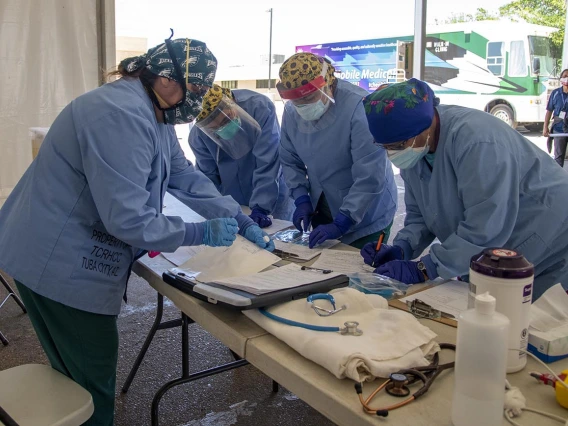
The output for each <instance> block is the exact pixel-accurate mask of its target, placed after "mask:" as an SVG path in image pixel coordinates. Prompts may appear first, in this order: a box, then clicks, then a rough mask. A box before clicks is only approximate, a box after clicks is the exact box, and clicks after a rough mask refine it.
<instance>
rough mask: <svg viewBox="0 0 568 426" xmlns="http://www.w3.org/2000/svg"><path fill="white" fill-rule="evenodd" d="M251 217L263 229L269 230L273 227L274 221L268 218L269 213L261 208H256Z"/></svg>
mask: <svg viewBox="0 0 568 426" xmlns="http://www.w3.org/2000/svg"><path fill="white" fill-rule="evenodd" d="M249 217H250V218H251V219H252V220H254V221H255V222H256V223H257V224H258V226H260V227H261V228H267V227H269V226H270V225H272V220H270V217H268V212H267V211H266V210H264V209H261V208H260V207H254V208H253V209H252V212H251V213H250V215H249Z"/></svg>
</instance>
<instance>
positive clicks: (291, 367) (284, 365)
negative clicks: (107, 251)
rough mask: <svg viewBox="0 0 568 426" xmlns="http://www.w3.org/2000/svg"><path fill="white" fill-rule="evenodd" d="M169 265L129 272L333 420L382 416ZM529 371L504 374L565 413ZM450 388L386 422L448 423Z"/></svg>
mask: <svg viewBox="0 0 568 426" xmlns="http://www.w3.org/2000/svg"><path fill="white" fill-rule="evenodd" d="M165 205H166V208H165V209H164V213H166V214H169V215H179V216H181V217H183V218H184V220H186V221H200V220H203V219H202V218H201V217H200V216H198V215H197V214H196V213H194V212H192V211H191V210H189V209H188V208H187V207H185V206H184V205H183V204H181V203H180V202H179V201H177V200H175V199H173V197H171V196H169V195H168V196H167V197H166V200H165ZM168 210H169V211H168ZM171 267H173V265H172V264H171V263H170V262H169V261H167V260H166V259H165V258H163V257H162V256H158V257H156V258H154V259H150V258H148V257H147V256H145V257H144V258H142V259H141V260H140V261H139V262H138V263H137V264H136V265H135V267H134V271H135V272H136V273H137V274H138V275H140V276H141V277H142V278H144V279H146V280H147V281H148V282H149V283H150V285H151V286H152V287H154V288H155V289H156V290H157V291H159V292H160V293H161V294H163V295H164V296H166V297H167V298H168V299H170V300H171V301H172V302H173V303H174V304H175V305H176V307H177V308H178V309H180V310H181V311H183V312H185V313H186V314H187V315H188V316H189V317H190V318H192V319H193V320H194V321H195V322H197V323H198V324H199V325H201V326H202V327H203V328H204V329H205V330H207V331H208V332H209V333H211V334H212V335H213V336H215V337H216V338H217V339H219V340H220V341H221V342H222V343H223V344H225V345H226V346H228V347H229V348H230V349H231V350H233V351H235V352H236V353H237V354H238V355H240V356H242V357H244V358H246V359H247V360H248V361H249V362H250V363H251V364H252V365H254V366H255V367H257V368H258V369H259V370H261V371H262V372H263V373H265V374H266V375H268V376H269V377H271V378H272V379H273V380H276V381H277V382H278V383H280V384H282V385H283V386H285V387H286V388H287V389H289V390H290V391H292V392H294V393H295V394H296V395H297V396H298V397H299V398H301V399H302V400H304V401H305V402H306V403H308V404H309V405H311V406H312V407H314V408H315V409H316V410H318V411H319V412H321V413H322V414H324V415H325V416H326V417H328V418H329V419H331V420H332V421H334V422H335V423H337V424H339V425H345V426H352V425H364V424H375V425H376V424H380V422H381V421H382V420H384V419H378V418H377V417H376V416H371V415H367V414H365V413H363V410H362V408H361V405H360V403H359V399H358V397H357V394H356V392H355V390H354V387H353V386H354V382H353V381H351V380H349V379H345V380H339V379H337V378H336V377H335V376H333V375H332V374H331V373H330V372H328V371H327V370H325V369H324V368H323V367H320V366H319V365H317V364H315V363H313V362H311V361H309V360H307V359H306V358H304V357H302V356H301V355H299V354H298V353H297V352H295V351H294V350H293V349H291V348H290V347H289V346H288V345H286V344H285V343H283V342H281V341H280V340H278V339H277V338H275V337H274V336H272V335H269V334H267V333H266V331H264V330H263V329H262V328H260V327H259V326H257V325H256V324H255V323H254V322H252V321H251V320H249V319H248V318H247V317H245V316H244V315H242V314H241V313H240V312H238V311H234V310H231V309H227V308H222V307H218V306H215V305H211V304H209V303H206V302H202V301H200V300H197V299H195V298H193V297H191V296H189V295H187V294H185V293H183V292H181V291H179V290H177V289H175V288H173V287H171V286H169V285H168V284H166V283H164V282H163V280H162V273H163V272H164V271H166V270H167V269H169V268H171ZM422 322H423V324H424V325H426V326H428V327H430V328H431V329H432V330H433V331H434V332H435V333H437V334H438V336H439V339H438V341H439V342H445V343H455V339H456V329H455V328H453V327H450V326H447V325H444V324H441V323H437V322H434V321H428V320H422ZM443 361H444V359H442V362H443ZM550 367H551V368H552V369H553V370H554V371H556V372H557V373H560V372H561V371H562V370H565V369H568V359H564V360H561V361H558V362H556V363H553V364H550ZM530 371H541V372H544V371H543V368H542V367H541V366H540V365H537V363H536V362H535V361H533V360H532V359H529V361H528V364H527V366H526V367H525V369H524V370H522V371H521V372H519V373H515V374H510V375H508V377H507V378H508V379H509V381H510V382H511V384H512V385H513V386H518V387H519V388H520V389H521V391H522V392H523V394H524V395H525V397H526V398H527V405H528V406H530V407H533V408H536V409H540V410H543V411H547V412H550V413H553V414H556V415H558V416H561V417H568V410H566V409H564V408H562V407H561V406H560V405H559V404H558V403H557V402H556V400H555V396H554V390H553V389H552V388H551V387H549V386H544V385H541V384H539V383H537V382H536V380H535V379H533V378H531V377H530V376H529V375H528V373H529V372H530ZM375 386H376V384H375V383H373V384H367V385H366V386H364V388H363V392H364V395H368V394H369V393H370V392H371V391H372V390H374V388H375ZM452 390H453V373H452V372H451V371H449V372H445V373H443V374H442V375H441V376H440V377H438V379H437V380H436V381H435V383H434V384H433V385H432V387H431V388H430V390H429V392H428V393H426V394H425V395H424V396H422V397H421V398H420V399H419V400H417V401H416V402H413V403H411V404H410V405H408V406H406V407H403V408H400V409H398V410H394V411H392V412H390V414H389V417H388V419H389V423H392V424H396V425H397V426H432V425H450V408H451V398H452ZM392 399H393V397H390V396H388V395H386V396H385V394H383V395H381V397H377V399H376V400H377V401H378V403H379V405H381V406H382V405H384V402H385V401H392ZM396 401H397V402H398V401H400V400H398V399H397V400H396ZM381 402H382V403H381ZM373 405H376V403H375V404H373ZM518 421H519V422H520V423H521V424H524V425H531V424H532V425H534V424H538V425H539V426H548V425H557V424H558V423H557V422H555V421H553V420H551V419H548V418H544V417H540V416H538V417H536V416H535V415H534V414H532V413H524V414H523V416H522V417H521V418H520V419H519V420H518ZM505 424H508V423H506V421H505V420H504V421H503V425H505Z"/></svg>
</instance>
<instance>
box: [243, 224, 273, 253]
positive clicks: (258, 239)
mask: <svg viewBox="0 0 568 426" xmlns="http://www.w3.org/2000/svg"><path fill="white" fill-rule="evenodd" d="M243 236H244V237H245V238H246V239H247V240H249V241H252V242H253V243H255V244H256V245H257V246H259V247H262V248H263V249H265V250H268V251H274V241H272V239H271V238H270V237H269V236H268V234H267V233H266V232H264V231H263V230H262V229H260V227H258V226H257V225H254V226H249V227H248V228H247V230H246V231H245V234H244V235H243ZM265 237H266V238H265ZM266 240H268V241H266Z"/></svg>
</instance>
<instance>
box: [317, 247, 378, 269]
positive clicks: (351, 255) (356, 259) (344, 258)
mask: <svg viewBox="0 0 568 426" xmlns="http://www.w3.org/2000/svg"><path fill="white" fill-rule="evenodd" d="M312 267H313V268H318V269H330V270H332V271H333V272H340V273H342V274H349V273H354V272H373V271H374V270H375V268H373V267H372V266H369V265H367V264H365V262H364V261H363V257H362V256H361V254H360V253H359V252H358V251H344V250H327V249H326V250H323V251H322V252H321V255H320V257H319V258H318V260H316V261H315V262H314V264H313V265H312Z"/></svg>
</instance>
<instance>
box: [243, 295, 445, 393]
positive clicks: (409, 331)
mask: <svg viewBox="0 0 568 426" xmlns="http://www.w3.org/2000/svg"><path fill="white" fill-rule="evenodd" d="M330 294H333V297H334V298H335V305H336V307H337V308H339V307H340V306H341V305H347V309H345V310H343V311H340V312H337V313H335V314H333V315H331V316H329V317H320V316H318V315H317V314H316V313H315V312H314V310H313V309H312V308H311V307H310V305H309V304H308V303H307V301H306V299H301V300H294V301H292V302H287V303H283V304H281V305H277V306H273V307H271V308H269V309H267V310H268V311H269V312H270V313H272V314H274V315H278V316H280V317H283V318H286V319H290V320H293V321H298V322H303V323H307V324H313V325H321V326H330V327H340V328H343V327H344V325H343V323H344V322H346V321H357V322H358V323H359V329H361V330H362V331H363V335H361V336H349V335H341V334H340V333H338V332H336V333H334V332H323V331H314V330H307V329H305V328H300V327H293V326H289V325H286V324H283V323H281V322H278V321H275V320H273V319H270V318H267V317H266V316H264V315H263V314H261V313H260V312H258V310H250V311H243V313H244V314H245V315H246V316H248V317H249V318H250V319H252V320H253V321H254V322H256V323H257V324H258V325H259V326H261V327H262V328H264V329H265V330H266V331H268V332H269V333H271V334H272V335H274V336H276V337H277V338H278V339H280V340H282V341H283V342H285V343H286V344H288V346H290V347H292V348H293V349H294V350H296V351H297V352H299V353H300V354H301V355H303V356H304V357H306V358H308V359H310V360H312V361H313V362H315V363H317V364H319V365H321V366H323V367H325V368H326V369H328V370H329V371H330V372H332V373H333V374H334V375H335V376H336V377H337V378H338V379H343V378H345V377H349V378H350V379H353V380H355V381H357V382H362V381H364V380H366V381H371V380H373V379H374V378H375V377H388V376H389V375H390V374H391V373H393V372H395V371H398V370H400V369H403V368H412V367H419V366H425V365H428V364H429V363H430V362H429V361H428V360H427V359H426V357H429V356H431V355H433V354H434V353H435V352H437V351H439V350H440V347H439V346H438V344H437V343H436V342H435V341H434V338H435V337H436V334H435V333H434V332H433V331H432V330H430V329H429V328H428V327H425V326H423V325H422V324H420V323H419V322H418V320H417V319H416V318H414V316H413V315H411V314H409V313H407V312H404V311H401V310H397V309H388V304H387V301H386V300H385V299H384V298H382V297H381V296H378V295H373V294H363V293H361V292H359V291H357V290H354V289H352V288H348V287H347V288H341V289H336V290H332V291H331V292H330ZM315 303H316V305H318V306H321V307H323V308H326V309H328V308H329V309H331V306H330V303H329V302H328V301H326V300H317V301H316V302H315Z"/></svg>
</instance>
